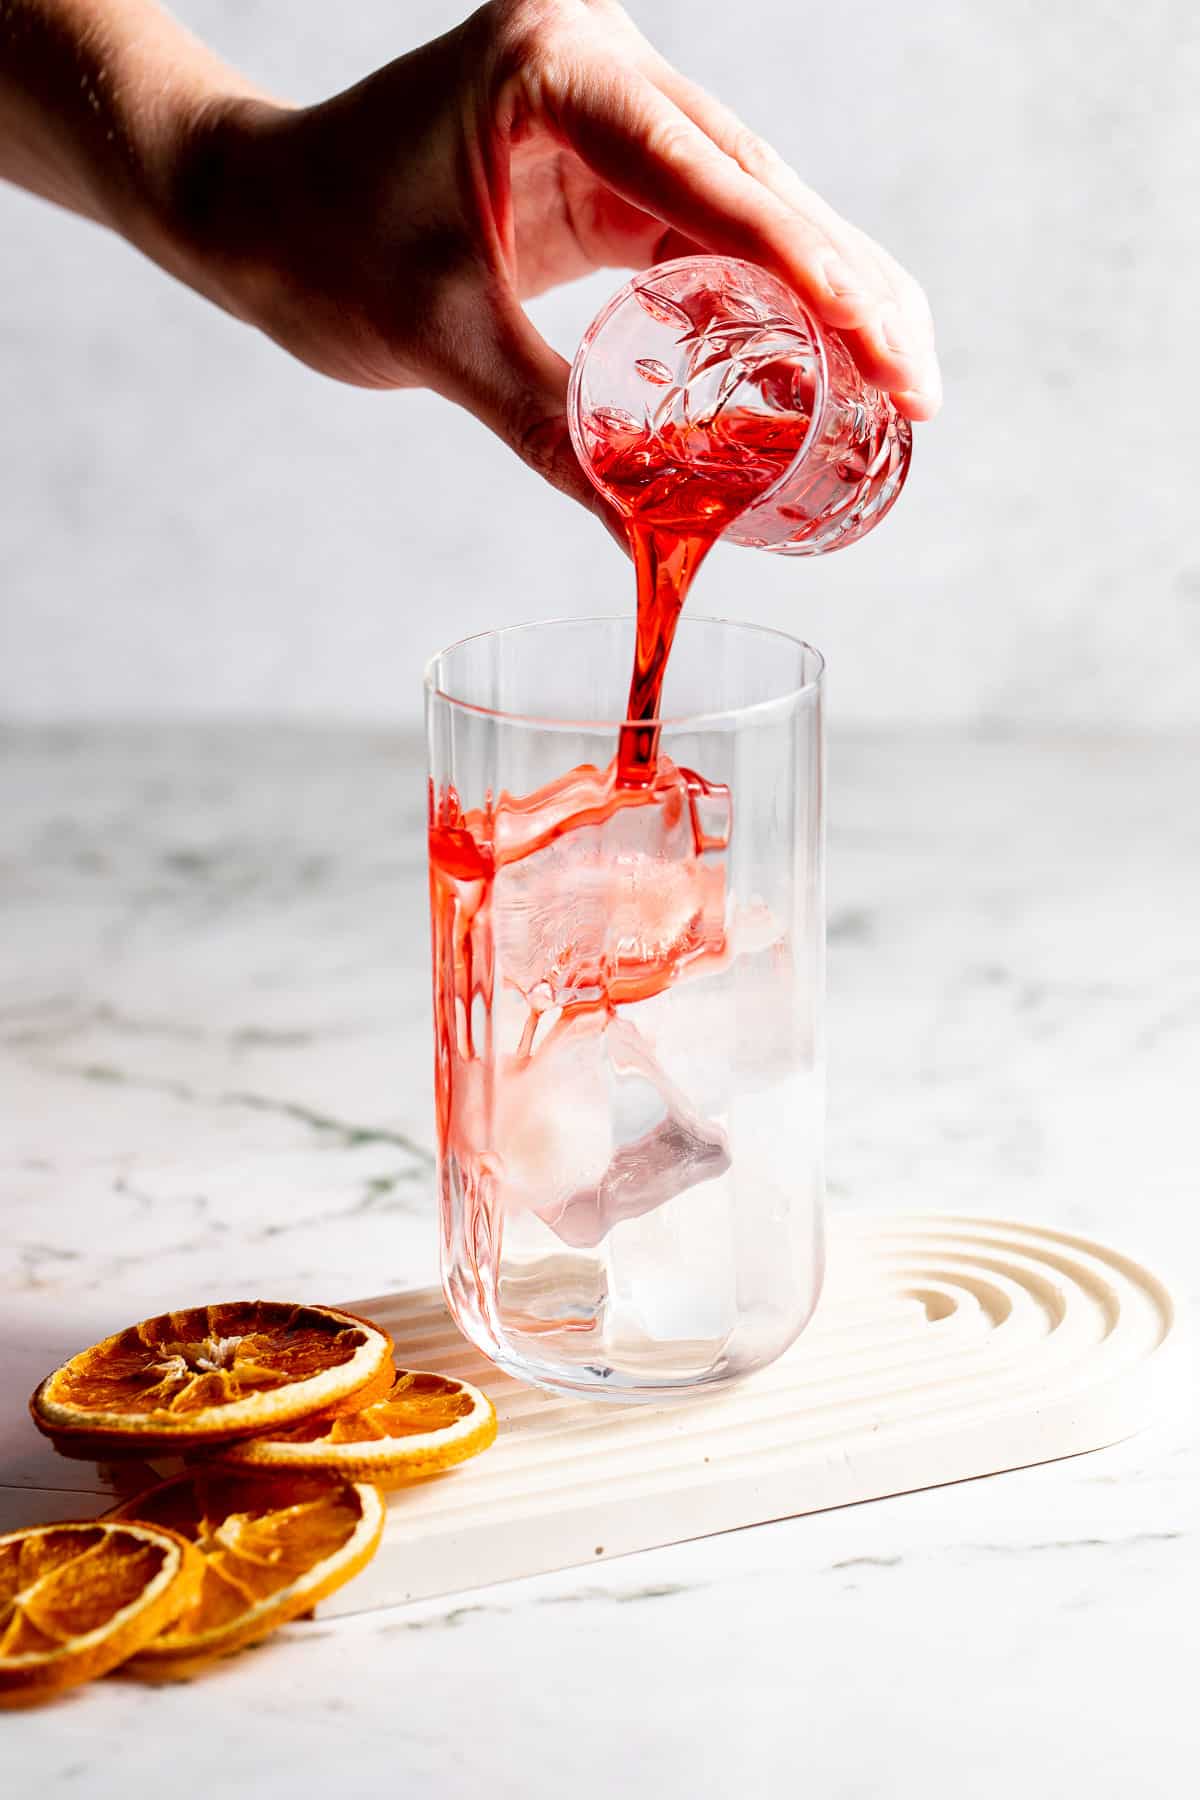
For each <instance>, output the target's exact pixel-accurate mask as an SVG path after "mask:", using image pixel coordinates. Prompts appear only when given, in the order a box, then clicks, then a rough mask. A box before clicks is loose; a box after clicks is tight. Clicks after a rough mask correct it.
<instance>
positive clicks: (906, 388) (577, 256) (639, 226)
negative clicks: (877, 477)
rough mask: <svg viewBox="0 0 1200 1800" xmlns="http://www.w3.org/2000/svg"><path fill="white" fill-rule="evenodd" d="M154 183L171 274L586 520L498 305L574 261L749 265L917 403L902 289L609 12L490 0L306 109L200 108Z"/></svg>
mask: <svg viewBox="0 0 1200 1800" xmlns="http://www.w3.org/2000/svg"><path fill="white" fill-rule="evenodd" d="M175 191H176V194H177V197H178V200H179V204H180V226H181V234H182V241H183V243H184V245H185V251H184V254H185V258H186V257H189V256H190V257H191V258H192V259H193V262H195V260H196V259H198V272H197V270H196V269H195V268H194V269H193V270H192V272H191V273H190V274H189V277H188V278H189V279H193V280H194V282H195V285H197V286H200V287H203V288H205V289H206V291H209V292H211V293H212V294H213V297H214V298H218V299H220V300H222V302H223V303H224V304H226V305H227V306H229V308H230V310H232V311H235V312H238V313H239V314H241V315H242V316H244V317H246V318H248V319H250V320H252V321H253V322H254V323H256V324H257V325H259V326H260V327H261V328H262V329H263V330H264V331H266V332H267V333H268V334H269V335H270V336H271V337H273V338H274V339H275V340H276V341H277V342H278V343H280V344H281V345H283V347H284V348H285V349H287V350H289V351H290V352H291V353H292V354H293V355H295V356H297V357H299V358H300V359H301V360H303V361H304V362H306V363H308V364H310V365H311V366H312V367H314V368H316V369H319V370H321V371H322V372H323V373H325V374H327V375H331V376H334V377H336V378H337V379H339V380H342V381H348V382H353V383H356V384H358V385H360V386H364V387H374V388H394V387H411V386H424V387H429V388H432V389H434V390H435V391H437V392H438V393H441V394H443V395H445V396H447V397H448V398H450V399H452V400H455V401H457V402H458V403H459V404H461V405H463V406H465V407H467V408H468V409H469V410H470V411H471V412H473V413H475V414H476V415H477V416H478V417H479V418H480V419H482V420H483V422H484V423H485V424H487V425H488V426H490V427H491V428H492V430H494V431H495V432H497V433H498V434H499V436H501V437H502V438H503V439H504V440H505V441H506V442H507V443H508V444H509V445H510V446H511V447H512V448H513V449H514V450H515V451H516V452H517V453H518V455H520V456H521V457H523V458H524V460H525V461H526V462H527V463H528V464H530V465H531V466H532V467H533V468H534V469H536V470H537V471H538V472H539V473H540V474H542V475H543V476H545V477H546V478H547V479H548V480H550V481H551V482H553V483H554V484H555V485H556V486H557V487H559V488H561V489H563V490H564V491H566V492H568V493H570V494H572V495H574V497H575V498H576V499H578V500H580V501H582V502H583V503H584V504H585V505H587V506H589V507H591V508H592V509H593V510H596V511H599V512H603V503H602V502H601V501H600V500H599V499H598V497H597V495H596V494H595V492H594V490H593V489H592V488H591V486H590V484H589V483H588V481H587V480H586V478H585V476H584V475H583V473H582V471H581V470H580V468H579V466H578V464H577V462H576V460H575V457H574V454H573V452H572V450H571V447H570V442H569V439H568V434H567V426H566V416H565V415H566V389H567V375H568V368H567V364H566V363H565V362H564V361H563V359H562V357H561V356H559V355H558V354H557V352H556V351H554V350H553V349H552V348H551V347H550V346H549V345H548V344H547V343H546V342H545V341H544V340H543V339H542V337H541V336H540V335H539V334H538V332H537V331H536V330H535V329H534V327H533V325H532V324H531V322H530V321H529V319H528V318H527V316H526V314H525V312H524V310H523V308H522V305H521V301H522V300H523V299H525V298H528V297H529V296H531V295H534V294H538V293H541V292H542V291H544V290H545V289H547V288H550V287H553V286H555V285H557V284H558V283H560V282H563V281H568V280H571V279H573V278H574V277H576V276H579V275H583V274H585V273H587V272H588V271H589V270H591V269H594V268H600V267H619V268H639V267H644V266H646V265H648V264H651V263H654V262H659V261H662V260H664V259H665V258H668V257H672V256H678V255H685V254H688V253H690V252H695V251H699V250H706V251H712V252H716V253H719V254H727V255H732V256H741V257H746V258H748V259H749V260H751V261H754V262H759V263H763V264H765V265H766V266H767V267H769V268H771V269H773V270H774V271H775V272H776V273H777V274H779V275H780V276H781V277H782V278H783V279H784V280H786V281H788V282H789V283H790V284H791V285H792V286H793V287H794V288H795V289H796V290H797V291H798V292H799V293H800V294H801V295H802V296H803V298H804V299H805V300H806V301H807V303H808V304H809V306H810V307H811V308H812V309H813V311H814V312H815V313H816V315H817V316H818V318H820V319H821V320H822V321H823V322H824V323H826V324H828V325H831V326H833V327H835V328H836V329H837V330H839V331H840V332H841V333H843V335H844V336H845V338H846V341H847V343H848V345H849V347H850V349H851V351H852V353H853V355H854V357H855V359H856V361H857V362H858V363H859V366H860V367H861V368H862V370H863V372H864V374H865V375H866V376H867V377H868V379H870V380H871V381H873V382H874V383H876V384H877V385H879V386H881V387H883V388H885V389H887V390H888V391H889V392H890V393H891V394H892V395H893V397H894V399H895V402H896V405H897V406H898V408H899V409H900V411H901V412H903V413H905V414H906V415H907V416H908V417H909V418H912V419H927V418H930V417H932V416H933V414H934V413H935V412H936V411H937V409H938V406H939V404H940V380H939V376H938V370H937V362H936V357H935V355H934V350H933V330H932V324H931V320H930V314H929V308H928V305H927V302H926V300H925V297H924V295H923V293H922V291H921V289H920V288H919V287H918V286H917V284H916V282H915V281H914V280H913V279H912V277H911V276H910V275H908V274H907V273H906V272H905V271H904V270H903V269H902V268H901V267H900V266H899V264H898V263H896V262H895V261H894V260H893V258H891V257H890V256H889V255H888V254H887V252H886V251H884V250H882V249H881V248H880V247H879V246H878V245H877V244H874V243H873V242H872V241H871V239H869V238H868V237H867V236H866V235H865V234H864V233H863V232H860V231H858V230H857V229H856V228H855V227H853V226H852V225H849V224H848V223H847V222H846V221H845V220H843V219H841V218H840V217H839V216H838V215H837V213H835V212H834V211H833V209H832V208H831V207H830V206H828V205H827V204H826V203H825V202H824V201H823V200H821V199H820V198H819V197H818V196H817V195H816V194H814V193H813V192H812V191H811V190H810V189H809V188H807V187H805V185H804V184H803V182H801V180H800V179H799V177H798V176H797V175H796V174H795V173H794V172H793V171H792V170H791V169H790V168H789V167H788V166H787V165H786V164H785V163H784V162H783V161H782V160H781V159H780V158H779V157H778V156H776V155H775V153H774V152H773V151H771V150H770V149H768V148H767V146H766V145H764V144H763V143H762V142H761V141H760V140H759V139H757V138H756V137H754V135H753V134H752V133H751V132H750V131H748V130H747V129H746V128H745V127H744V126H743V125H741V124H740V123H739V121H738V120H737V119H736V118H734V117H733V115H732V114H731V113H729V112H728V111H727V110H726V109H725V108H724V107H723V106H722V105H721V104H720V103H719V102H718V101H716V100H714V99H713V98H711V97H710V96H709V95H708V94H706V93H705V92H704V91H703V90H702V89H700V88H698V87H696V86H695V85H694V84H693V83H691V82H689V81H688V80H686V79H685V78H684V77H683V76H682V75H680V74H678V73H677V72H676V71H675V70H674V69H673V68H672V67H671V66H670V64H668V63H667V62H666V61H665V60H664V59H663V58H662V57H661V56H659V55H658V53H657V52H656V51H655V50H654V49H653V48H652V47H651V46H650V45H649V44H648V43H647V42H646V40H645V38H643V37H642V35H641V33H640V32H639V31H638V30H637V28H636V27H635V26H634V24H633V22H632V21H631V20H630V18H629V17H628V15H627V14H626V13H625V12H624V11H623V10H622V8H621V7H620V6H619V5H617V4H616V3H615V0H490V3H489V4H488V5H485V6H484V7H483V8H482V9H481V10H480V11H479V12H477V13H475V14H474V15H473V16H472V17H471V18H469V19H467V20H466V21H465V22H464V23H463V24H461V25H460V26H458V27H457V28H456V29H454V30H453V31H450V32H449V33H447V34H446V36H444V37H442V38H439V39H437V40H435V41H434V42H433V43H430V44H427V45H425V46H423V47H422V48H421V49H419V50H416V51H413V52H412V53H411V54H410V55H407V56H404V57H401V58H400V59H399V60H398V61H397V62H394V63H391V64H389V65H388V66H387V67H386V68H383V69H381V70H379V71H378V72H377V73H376V74H374V75H371V76H369V77H368V78H367V79H366V80H365V81H363V82H360V83H359V84H358V85H357V86H355V87H353V88H351V89H349V90H348V91H347V92H345V93H343V94H340V95H338V96H336V97H335V98H334V99H332V100H329V101H327V102H325V103H323V104H321V105H318V106H314V107H308V108H303V109H299V110H295V109H288V108H284V107H281V106H277V105H275V104H273V103H271V102H269V101H264V100H261V99H256V98H246V97H244V96H241V97H235V98H231V99H229V100H223V99H218V100H214V101H212V102H211V103H209V104H208V105H206V106H205V107H204V108H203V109H201V111H200V113H199V115H198V122H197V124H196V126H195V127H194V129H193V131H192V135H191V140H190V146H189V151H188V154H187V156H186V157H185V158H184V159H183V161H182V163H181V179H180V180H179V181H178V183H177V184H176V189H175Z"/></svg>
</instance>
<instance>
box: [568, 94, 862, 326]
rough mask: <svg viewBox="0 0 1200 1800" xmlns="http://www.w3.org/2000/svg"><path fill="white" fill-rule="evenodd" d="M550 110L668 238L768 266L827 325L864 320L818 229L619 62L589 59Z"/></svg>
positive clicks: (840, 261)
mask: <svg viewBox="0 0 1200 1800" xmlns="http://www.w3.org/2000/svg"><path fill="white" fill-rule="evenodd" d="M551 103H552V107H553V112H554V115H555V120H556V123H557V125H558V126H559V128H560V129H561V131H562V133H563V135H564V137H565V138H566V139H567V141H568V143H569V144H570V145H571V147H572V149H573V150H575V152H576V153H577V155H579V156H580V157H582V158H583V160H584V161H585V162H586V163H587V165H588V166H589V168H591V169H592V170H593V172H594V173H595V174H597V175H599V176H600V178H601V179H602V180H603V181H605V182H607V183H608V185H609V186H610V187H612V188H613V189H615V191H616V192H617V193H619V194H620V195H622V196H623V198H625V199H627V200H629V201H631V202H632V203H633V204H634V205H635V206H640V207H642V208H643V209H644V210H645V211H647V212H651V213H653V214H654V215H655V217H656V218H659V219H661V220H662V221H663V224H664V225H665V226H667V227H669V228H670V230H672V231H674V232H676V233H678V234H680V235H681V236H682V237H683V238H685V239H688V240H691V241H693V242H695V243H699V244H703V245H704V246H705V248H706V249H708V250H711V251H715V252H716V253H717V254H720V255H725V256H740V257H745V258H747V259H748V260H749V261H751V262H760V263H765V264H767V265H768V266H769V267H773V268H774V269H775V270H776V271H777V272H778V273H779V274H780V275H782V277H783V278H784V279H785V280H787V281H789V282H790V283H791V285H792V286H793V287H795V288H796V289H797V291H798V292H799V293H800V294H801V295H802V296H803V298H804V299H805V300H807V301H808V302H809V303H810V304H811V305H812V306H813V308H814V310H815V311H816V312H817V313H818V315H819V316H820V317H821V318H822V319H824V320H825V321H826V322H827V323H829V324H831V325H835V326H839V327H843V328H847V327H852V326H854V325H857V324H859V323H860V322H862V321H863V320H864V319H865V318H866V317H867V315H868V313H869V310H870V304H871V303H870V299H869V297H868V296H866V295H865V294H864V291H863V286H862V283H861V280H860V279H859V278H857V277H856V276H855V274H854V272H853V271H852V270H849V269H848V267H847V265H846V262H845V259H844V257H843V256H842V254H841V252H840V250H839V248H838V246H837V245H836V244H835V242H834V241H833V239H832V237H831V236H830V234H829V232H828V230H827V229H826V226H825V224H824V222H823V221H822V220H820V219H819V218H816V217H814V216H810V215H807V214H805V213H802V212H799V211H797V210H796V209H795V208H794V207H793V206H791V205H789V204H788V203H787V202H786V201H785V200H783V199H782V198H780V196H779V195H777V194H775V193H773V192H772V191H771V189H770V188H769V187H767V186H765V185H764V183H763V182H761V181H759V180H758V179H756V177H755V176H753V175H750V174H747V172H746V170H745V169H743V168H742V167H741V166H740V165H739V164H738V163H737V161H735V159H734V158H733V157H731V156H729V155H727V154H726V152H725V151H724V150H723V149H721V148H720V147H719V146H718V145H717V144H716V143H715V142H714V141H713V139H712V138H711V137H709V136H708V135H707V134H706V132H705V131H703V130H702V129H701V128H700V127H699V126H698V125H696V124H695V123H694V122H693V120H692V119H690V118H689V117H688V116H687V114H686V113H685V112H683V111H681V110H680V108H679V107H678V106H676V105H675V103H674V101H673V100H671V99H670V98H669V97H668V96H667V95H666V94H664V93H662V92H661V91H660V89H658V88H657V87H656V86H655V85H654V84H653V82H651V81H650V80H648V79H647V78H646V77H645V76H644V75H642V74H640V73H639V72H638V71H637V70H636V69H634V68H631V67H630V65H629V64H628V63H626V62H623V61H610V62H608V63H606V64H603V65H599V64H598V63H596V62H593V61H591V60H589V61H588V63H587V64H586V65H585V66H584V67H582V68H580V69H577V70H575V71H573V73H572V74H571V75H570V76H569V77H568V78H567V79H565V80H564V81H562V82H561V85H560V90H559V92H558V93H556V94H554V95H553V96H552V99H551Z"/></svg>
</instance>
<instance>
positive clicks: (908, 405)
mask: <svg viewBox="0 0 1200 1800" xmlns="http://www.w3.org/2000/svg"><path fill="white" fill-rule="evenodd" d="M892 398H893V400H894V401H895V403H896V405H897V406H898V407H899V408H900V410H901V412H905V413H907V412H919V413H925V414H928V415H929V416H930V417H932V416H933V414H934V413H936V412H938V411H939V410H940V408H941V404H942V389H941V383H940V382H939V383H935V385H934V386H932V387H910V388H905V389H904V391H903V392H902V393H899V394H893V396H892Z"/></svg>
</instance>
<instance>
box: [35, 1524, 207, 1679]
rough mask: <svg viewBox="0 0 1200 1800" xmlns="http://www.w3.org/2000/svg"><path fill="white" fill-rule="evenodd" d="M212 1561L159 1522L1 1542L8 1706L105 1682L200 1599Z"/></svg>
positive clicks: (76, 1527)
mask: <svg viewBox="0 0 1200 1800" xmlns="http://www.w3.org/2000/svg"><path fill="white" fill-rule="evenodd" d="M203 1575H204V1559H203V1558H202V1557H201V1555H200V1553H199V1551H198V1550H196V1549H195V1547H194V1546H193V1545H192V1544H190V1543H188V1542H187V1541H186V1539H184V1538H181V1537H178V1536H177V1535H176V1534H175V1533H174V1532H173V1531H169V1530H165V1529H164V1528H163V1527H162V1526H159V1525H145V1524H141V1523H132V1522H131V1523H129V1524H116V1523H113V1522H111V1521H109V1520H107V1519H95V1520H92V1521H90V1522H86V1523H81V1524H75V1523H70V1524H65V1525H32V1526H29V1527H28V1528H27V1529H26V1530H24V1531H9V1532H6V1533H5V1534H4V1536H3V1537H0V1706H28V1705H31V1704H33V1703H34V1702H35V1701H38V1700H46V1699H49V1698H50V1697H51V1696H52V1695H54V1694H58V1693H61V1692H62V1691H63V1689H64V1688H69V1687H74V1686H76V1684H77V1683H78V1682H81V1681H90V1680H91V1679H92V1677H93V1676H96V1675H104V1674H105V1673H107V1671H108V1670H109V1669H115V1668H116V1666H117V1664H118V1663H122V1662H124V1661H125V1659H126V1658H127V1657H129V1656H131V1655H132V1654H133V1652H134V1651H135V1650H140V1649H141V1648H142V1646H143V1645H144V1644H147V1643H149V1642H150V1640H151V1639H152V1638H154V1637H157V1635H158V1633H159V1632H160V1631H161V1630H162V1629H163V1627H164V1626H166V1625H170V1624H171V1623H172V1621H173V1620H175V1619H177V1618H178V1617H179V1614H180V1613H181V1612H182V1611H183V1610H184V1608H185V1607H187V1606H189V1605H190V1604H191V1603H192V1601H193V1600H194V1599H195V1598H196V1596H197V1594H198V1593H199V1592H200V1583H201V1580H202V1578H203Z"/></svg>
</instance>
